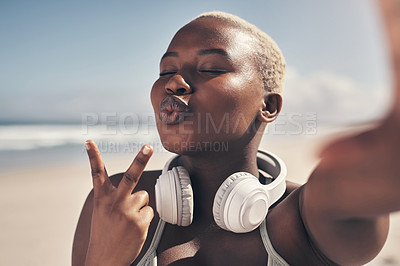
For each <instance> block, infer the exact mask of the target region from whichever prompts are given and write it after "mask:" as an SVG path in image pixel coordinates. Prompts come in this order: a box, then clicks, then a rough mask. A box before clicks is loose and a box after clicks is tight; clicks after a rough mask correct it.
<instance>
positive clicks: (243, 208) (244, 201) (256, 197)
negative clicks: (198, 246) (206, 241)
mask: <svg viewBox="0 0 400 266" xmlns="http://www.w3.org/2000/svg"><path fill="white" fill-rule="evenodd" d="M268 202H269V200H268V195H267V193H266V191H265V189H264V188H263V186H262V185H261V184H260V182H259V180H258V179H257V178H256V177H255V176H253V175H251V174H250V173H247V172H238V173H235V174H233V175H231V176H229V177H228V178H227V179H226V180H225V181H224V182H223V183H222V185H221V186H220V188H219V189H218V191H217V193H216V194H215V197H214V204H213V215H214V220H215V222H216V224H217V225H218V226H219V227H221V228H222V229H225V230H227V231H232V232H234V233H247V232H250V231H252V230H254V229H255V228H257V227H258V226H259V225H260V224H261V222H262V221H263V220H264V219H265V217H266V215H267V212H268V208H269V203H268Z"/></svg>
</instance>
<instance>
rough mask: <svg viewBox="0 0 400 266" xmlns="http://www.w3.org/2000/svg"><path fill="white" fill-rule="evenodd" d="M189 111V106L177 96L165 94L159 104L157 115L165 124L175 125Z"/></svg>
mask: <svg viewBox="0 0 400 266" xmlns="http://www.w3.org/2000/svg"><path fill="white" fill-rule="evenodd" d="M190 113H191V112H190V108H189V106H188V105H187V104H185V103H184V102H183V101H182V100H180V99H179V98H178V97H175V96H167V97H166V98H165V99H164V100H162V102H161V104H160V113H159V114H158V117H159V118H160V120H161V122H162V123H164V124H166V125H175V124H179V123H181V122H182V121H183V120H184V119H185V116H188V115H189V114H190Z"/></svg>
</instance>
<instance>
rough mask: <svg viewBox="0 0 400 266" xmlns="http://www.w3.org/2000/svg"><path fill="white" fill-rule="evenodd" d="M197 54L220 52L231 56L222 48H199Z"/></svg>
mask: <svg viewBox="0 0 400 266" xmlns="http://www.w3.org/2000/svg"><path fill="white" fill-rule="evenodd" d="M197 54H198V55H208V54H220V55H223V56H226V57H228V58H229V59H230V58H231V57H230V56H229V55H228V53H227V52H226V51H225V50H224V49H204V50H200V51H199V52H198V53H197Z"/></svg>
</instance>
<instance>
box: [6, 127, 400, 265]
mask: <svg viewBox="0 0 400 266" xmlns="http://www.w3.org/2000/svg"><path fill="white" fill-rule="evenodd" d="M334 135H335V136H337V134H334ZM332 136H333V135H332V134H322V135H313V136H309V135H304V134H303V135H293V136H279V137H274V138H271V139H268V140H267V139H265V140H264V141H263V142H262V145H261V148H263V149H267V150H269V151H271V152H273V153H275V154H277V155H279V156H280V157H281V158H282V159H283V160H284V161H285V162H286V164H287V167H288V180H290V181H293V182H297V183H304V182H306V180H307V177H308V176H309V174H310V173H311V172H312V170H313V168H314V167H315V165H316V164H317V163H318V151H319V150H320V149H321V147H322V146H323V145H324V143H327V142H329V141H330V140H331V139H332V138H333V137H332ZM134 155H135V153H134V151H132V152H131V151H121V150H115V151H114V152H109V153H107V152H105V153H104V155H103V158H104V161H105V163H106V166H107V170H108V173H109V174H114V173H118V172H121V171H124V170H125V169H126V168H127V167H128V165H129V164H130V162H131V160H132V159H133V157H134ZM170 156H171V155H170V154H169V153H167V152H164V151H162V150H159V151H157V150H156V153H155V154H154V155H153V157H152V158H151V160H150V162H149V164H148V166H147V168H146V169H147V170H151V169H161V168H162V166H163V165H164V163H165V161H166V160H167V159H168V158H169V157H170ZM1 159H2V162H1V164H2V165H1V166H2V168H1V173H0V210H1V216H0V228H1V229H0V230H1V233H0V250H1V251H0V252H1V254H0V265H42V266H46V265H60V266H62V265H70V264H71V248H72V241H73V235H74V231H75V227H76V223H77V221H78V217H79V214H80V211H81V208H82V205H83V203H84V201H85V198H86V196H87V194H88V193H89V191H90V190H91V187H92V185H91V177H90V170H89V164H88V160H87V157H86V154H85V151H84V148H83V143H82V145H73V146H70V147H69V148H66V147H59V148H53V149H50V148H48V149H41V150H29V151H14V152H5V151H3V152H2V155H1ZM399 247H400V213H395V214H393V215H392V216H391V228H390V233H389V236H388V240H387V242H386V244H385V247H384V248H383V250H382V251H381V253H380V254H379V255H378V256H377V258H376V259H374V260H373V261H372V262H371V263H369V264H368V265H400V254H399V252H398V250H399Z"/></svg>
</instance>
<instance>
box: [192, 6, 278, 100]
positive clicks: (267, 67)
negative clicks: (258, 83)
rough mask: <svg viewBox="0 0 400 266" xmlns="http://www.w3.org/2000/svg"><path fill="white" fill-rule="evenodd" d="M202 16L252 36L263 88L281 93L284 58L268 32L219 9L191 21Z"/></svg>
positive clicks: (200, 17)
mask: <svg viewBox="0 0 400 266" xmlns="http://www.w3.org/2000/svg"><path fill="white" fill-rule="evenodd" d="M202 18H214V19H218V20H221V21H223V22H226V23H229V24H231V25H232V26H233V27H235V28H238V29H241V30H244V31H245V32H247V33H248V34H249V35H250V36H252V37H254V40H255V43H256V45H257V46H258V47H256V49H254V51H255V54H254V59H255V62H256V65H257V66H256V67H258V70H259V73H260V74H261V78H262V82H263V86H264V89H265V90H267V91H270V92H276V93H281V92H282V91H283V87H284V83H285V59H284V57H283V55H282V52H281V50H280V49H279V47H278V45H277V44H276V43H275V42H274V40H272V38H271V37H270V36H268V34H266V33H265V32H263V31H262V30H260V29H259V28H258V27H256V26H255V25H253V24H251V23H250V22H247V21H246V20H244V19H242V18H240V17H238V16H235V15H232V14H229V13H225V12H220V11H213V12H207V13H203V14H200V15H199V16H198V17H196V18H195V19H193V20H192V21H195V20H198V19H202Z"/></svg>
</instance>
